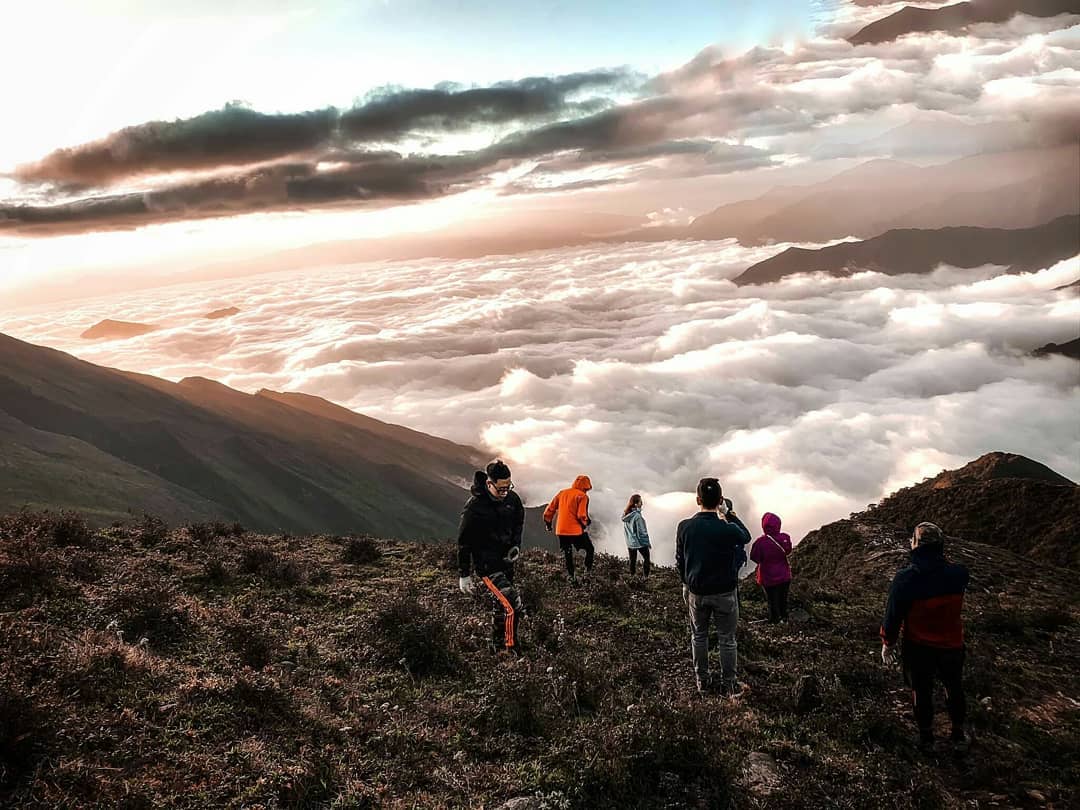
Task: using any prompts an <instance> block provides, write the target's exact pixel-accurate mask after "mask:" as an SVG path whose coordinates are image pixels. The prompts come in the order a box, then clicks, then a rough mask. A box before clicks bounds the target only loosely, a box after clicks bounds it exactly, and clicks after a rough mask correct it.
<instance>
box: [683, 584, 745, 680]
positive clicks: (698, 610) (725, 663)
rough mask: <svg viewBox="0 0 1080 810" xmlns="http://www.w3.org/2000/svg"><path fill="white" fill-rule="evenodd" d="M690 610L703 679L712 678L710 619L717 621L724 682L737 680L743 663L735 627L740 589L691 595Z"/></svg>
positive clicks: (695, 652) (696, 657)
mask: <svg viewBox="0 0 1080 810" xmlns="http://www.w3.org/2000/svg"><path fill="white" fill-rule="evenodd" d="M687 607H688V608H689V612H690V630H691V638H690V650H691V652H692V653H693V656H694V670H695V671H696V673H697V676H698V678H699V679H701V680H703V681H704V680H708V677H709V621H710V620H714V621H715V622H716V635H717V638H718V640H719V642H720V644H719V647H720V671H721V678H722V679H723V681H724V683H734V682H735V676H736V670H737V668H738V663H739V653H738V646H737V644H736V642H735V629H736V627H737V626H738V624H739V591H738V589H737V588H736V589H735V590H733V591H728V592H727V593H716V594H710V595H708V596H698V595H697V594H693V593H691V594H690V598H689V600H688V601H687Z"/></svg>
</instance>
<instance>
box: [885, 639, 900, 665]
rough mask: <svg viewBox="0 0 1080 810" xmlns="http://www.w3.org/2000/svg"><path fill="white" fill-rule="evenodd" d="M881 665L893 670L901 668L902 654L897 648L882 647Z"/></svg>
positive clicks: (886, 645)
mask: <svg viewBox="0 0 1080 810" xmlns="http://www.w3.org/2000/svg"><path fill="white" fill-rule="evenodd" d="M881 663H883V664H884V665H885V666H887V667H891V668H893V669H895V668H896V667H898V666H900V653H899V652H897V650H896V647H890V646H889V645H888V644H882V645H881Z"/></svg>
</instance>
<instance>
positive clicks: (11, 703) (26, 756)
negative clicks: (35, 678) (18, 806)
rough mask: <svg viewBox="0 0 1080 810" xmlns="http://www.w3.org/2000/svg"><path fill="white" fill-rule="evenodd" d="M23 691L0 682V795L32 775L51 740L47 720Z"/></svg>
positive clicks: (12, 685) (19, 687)
mask: <svg viewBox="0 0 1080 810" xmlns="http://www.w3.org/2000/svg"><path fill="white" fill-rule="evenodd" d="M22 690H23V687H21V686H15V685H14V684H10V683H7V682H4V681H0V791H5V790H8V789H10V788H13V787H15V785H17V784H19V783H20V782H22V781H23V780H25V779H27V778H28V777H29V776H30V774H31V773H33V770H34V765H35V764H36V763H37V762H38V760H39V759H40V758H41V756H42V755H43V753H44V750H45V740H46V739H48V737H49V723H48V721H47V718H46V717H45V715H44V713H43V712H42V710H41V709H40V708H39V707H38V706H37V705H36V704H35V703H34V701H33V700H32V699H31V698H30V697H29V696H27V695H26V694H25V693H24V692H23V691H22Z"/></svg>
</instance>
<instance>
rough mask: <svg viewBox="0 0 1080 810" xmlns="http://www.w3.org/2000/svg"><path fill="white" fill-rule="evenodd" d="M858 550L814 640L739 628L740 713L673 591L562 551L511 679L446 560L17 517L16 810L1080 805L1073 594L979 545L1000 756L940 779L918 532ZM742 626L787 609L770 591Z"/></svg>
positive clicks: (4, 748)
mask: <svg viewBox="0 0 1080 810" xmlns="http://www.w3.org/2000/svg"><path fill="white" fill-rule="evenodd" d="M834 525H836V524H834ZM827 530H829V531H832V530H831V529H830V528H829V527H826V528H825V529H823V530H822V532H826V534H828V532H827ZM845 531H847V529H845ZM849 534H850V536H848V534H844V533H843V532H838V533H835V538H834V537H833V535H828V536H826V537H824V538H822V541H821V543H820V544H819V547H818V552H817V553H816V555H815V554H812V553H809V549H808V551H807V553H806V554H805V557H806V562H805V566H804V569H805V570H804V571H803V573H802V576H801V580H800V582H799V583H798V585H797V587H796V588H795V590H794V592H793V607H795V608H796V609H797V611H796V615H797V618H798V621H796V622H794V623H793V624H792V625H789V626H788V627H786V628H769V627H767V626H765V625H763V624H751V623H749V622H748V621H744V622H743V623H742V627H741V630H740V653H741V655H742V662H743V667H744V676H745V679H746V681H747V683H748V686H749V691H748V692H747V694H746V695H745V697H744V698H742V699H741V700H739V701H738V702H734V703H733V702H729V701H725V700H722V699H720V698H716V697H708V698H705V699H700V698H698V697H697V695H696V693H695V692H694V691H693V688H692V687H693V679H692V676H691V673H690V666H689V660H688V658H689V656H688V651H687V643H686V630H685V617H684V614H683V610H682V604H681V601H680V599H679V595H678V588H677V582H676V579H675V577H674V574H673V572H672V571H671V570H670V569H658V570H656V571H655V574H654V577H653V579H652V580H651V581H650V582H649V584H648V587H643V586H642V585H641V583H640V581H628V578H627V576H626V573H625V571H624V568H623V563H622V561H619V560H615V559H612V558H607V557H603V556H601V557H600V558H599V560H598V564H597V571H596V575H595V577H594V581H593V583H592V584H591V585H589V586H587V587H584V588H578V589H574V588H571V587H569V586H568V585H566V584H565V583H564V582H563V580H562V577H561V576H560V570H559V568H560V561H559V560H558V559H557V558H556V557H555V556H553V555H550V554H547V553H544V552H540V551H535V550H534V551H530V552H528V553H527V554H526V556H525V560H524V563H523V564H522V565H521V567H520V571H519V580H520V582H521V586H522V589H523V591H524V594H525V599H526V603H527V604H528V605H529V607H530V611H531V616H530V617H529V618H528V619H527V620H526V622H525V624H524V625H523V631H522V641H523V643H524V645H526V650H527V656H526V657H525V658H524V659H523V660H521V661H512V660H496V659H494V658H493V657H492V656H491V655H490V654H489V653H488V652H487V651H486V648H485V642H486V636H487V631H488V625H487V619H486V613H485V610H484V608H483V607H482V604H481V603H480V601H479V600H477V601H473V600H472V599H470V598H467V597H465V596H462V595H461V594H460V593H458V592H457V589H456V573H455V571H454V564H453V555H452V550H451V549H450V548H449V547H448V546H446V545H415V544H406V543H398V542H392V541H381V540H374V539H372V538H367V537H327V536H316V537H288V536H274V537H266V536H256V535H253V534H247V533H244V532H243V529H242V527H238V526H232V525H224V524H220V525H218V524H200V525H197V526H186V527H182V528H179V529H175V530H169V529H168V528H167V527H164V526H162V525H161V524H160V522H159V521H155V520H153V519H151V518H144V519H143V520H141V521H139V522H137V523H135V524H134V525H131V526H117V527H113V528H111V529H107V530H104V531H98V532H91V531H90V530H89V529H88V528H87V527H86V524H85V523H83V522H82V520H81V518H79V517H78V516H77V515H71V514H60V515H56V514H53V515H49V514H33V513H21V514H17V515H12V516H9V517H7V518H4V519H0V644H2V645H3V649H4V651H5V652H4V655H3V658H2V659H0V805H7V806H17V807H91V806H95V807H96V806H117V807H131V808H138V807H147V808H149V807H190V808H196V807H197V808H204V807H265V808H273V807H333V808H363V807H402V808H404V807H425V808H427V807H436V808H437V807H459V806H470V807H481V806H482V807H489V808H494V807H498V806H500V805H501V804H502V803H504V802H506V801H508V800H510V799H513V798H515V797H529V802H528V803H527V804H524V805H522V806H523V807H534V808H540V807H546V808H570V807H584V806H589V807H738V808H742V807H777V806H783V807H807V808H809V807H814V808H818V807H824V806H828V807H850V808H856V807H858V808H864V807H882V808H884V807H935V808H936V807H941V806H954V807H961V806H974V804H973V803H974V802H976V801H977V802H979V806H982V807H986V806H995V805H996V806H1038V805H1040V804H1043V803H1049V804H1052V805H1054V806H1057V807H1066V806H1068V805H1069V804H1070V803H1075V802H1076V801H1077V800H1080V795H1078V794H1077V792H1076V785H1077V781H1078V772H1077V769H1078V764H1077V763H1078V762H1080V749H1078V740H1080V715H1078V704H1077V702H1076V699H1075V697H1076V695H1077V694H1078V688H1077V687H1078V683H1077V678H1078V676H1077V672H1078V670H1080V666H1078V664H1080V661H1078V660H1077V651H1076V635H1077V634H1076V622H1077V606H1076V602H1075V597H1074V596H1072V595H1071V594H1070V593H1069V592H1070V590H1071V589H1070V588H1068V587H1064V588H1058V589H1057V590H1055V589H1054V588H1053V587H1051V584H1050V583H1046V582H1042V581H1041V580H1042V578H1043V575H1044V574H1045V571H1043V570H1041V569H1032V570H1031V573H1030V574H1028V573H1026V572H1025V571H1023V570H1021V571H1014V570H1010V567H1009V566H1010V565H1011V564H1013V563H1014V560H1015V559H1017V558H1014V557H1007V556H994V555H997V554H998V552H996V551H992V552H987V551H985V550H984V549H982V548H975V547H972V548H970V549H964V554H966V555H967V556H968V557H970V559H969V560H967V561H968V562H970V563H971V564H972V565H973V567H975V568H976V571H977V573H976V587H975V589H974V592H973V595H972V599H971V600H970V606H969V618H970V621H969V626H970V628H971V632H970V639H969V641H970V654H971V661H972V664H971V666H970V667H969V685H970V689H971V693H972V700H971V703H972V723H973V726H974V731H975V734H976V736H977V741H976V749H975V752H973V754H972V756H971V757H969V758H968V760H966V761H964V762H957V761H953V760H952V759H951V758H949V757H947V756H942V757H940V758H939V759H937V760H930V761H928V760H926V759H924V758H920V757H919V756H918V755H917V754H916V753H915V751H914V747H913V745H912V741H911V726H910V721H909V719H908V716H907V706H906V696H905V693H904V691H903V689H902V687H901V685H900V683H899V682H898V678H897V676H896V675H895V673H891V672H887V671H884V670H883V669H882V668H881V666H880V664H879V660H878V657H877V654H878V649H877V645H876V630H877V621H878V611H879V609H880V602H881V600H882V599H883V595H884V589H885V586H886V578H885V577H886V574H887V571H886V569H889V568H891V569H895V564H896V561H897V560H896V558H895V557H889V556H888V555H889V554H893V553H894V551H895V549H894V547H893V546H889V543H893V540H894V538H885V539H884V540H882V541H881V542H882V543H884V545H885V547H886V548H885V552H881V553H882V554H883V555H884V556H882V558H881V562H880V565H878V567H875V564H870V565H864V569H865V570H863V571H862V572H861V574H865V580H864V579H860V578H858V577H856V578H851V577H847V576H841V575H840V574H839V573H838V571H839V570H840V569H838V567H837V566H838V565H840V564H843V565H848V564H851V562H852V561H853V560H855V559H856V557H857V554H858V552H857V550H856V549H855V548H854V547H853V546H852V545H851V544H852V543H854V542H855V540H853V539H852V538H853V537H856V536H857V535H858V534H859V532H858V531H853V532H849ZM834 539H835V542H833V540H834ZM863 539H865V538H863ZM826 541H827V542H826ZM894 545H895V544H894ZM822 549H828V553H826V552H825V551H822ZM984 553H988V554H990V558H988V559H989V561H988V562H987V561H986V560H983V561H982V562H980V560H982V557H983V556H984ZM862 554H863V557H864V558H865V556H866V547H865V545H864V546H863V547H862ZM1001 554H1003V555H1007V552H1001ZM845 560H846V561H847V562H844V561H845ZM994 577H998V578H999V579H994ZM1017 583H1019V584H1017ZM1070 600H1071V601H1070ZM743 610H744V619H747V620H748V619H757V618H759V617H760V616H762V615H763V613H764V606H763V604H762V600H761V598H760V595H759V593H758V591H757V588H756V587H755V586H752V585H748V586H747V587H745V589H744V599H743ZM753 753H758V754H765V755H767V757H768V758H771V759H766V760H765V761H766V762H771V763H774V765H775V773H774V774H773V776H774V777H775V779H774V780H773V783H772V786H771V787H770V780H769V779H768V778H764V779H763V778H761V776H760V774H755V773H751V772H750V771H748V770H747V764H748V762H750V761H751V759H750V755H751V754H753ZM759 759H761V757H756V758H755V761H756V760H759ZM770 790H771V791H772V792H771V793H770ZM1074 806H1075V805H1074Z"/></svg>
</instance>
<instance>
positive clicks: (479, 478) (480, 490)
mask: <svg viewBox="0 0 1080 810" xmlns="http://www.w3.org/2000/svg"><path fill="white" fill-rule="evenodd" d="M469 492H471V493H472V494H473V495H485V494H487V473H486V472H484V471H483V470H477V471H476V472H474V473H473V482H472V487H471V488H470V489H469Z"/></svg>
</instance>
